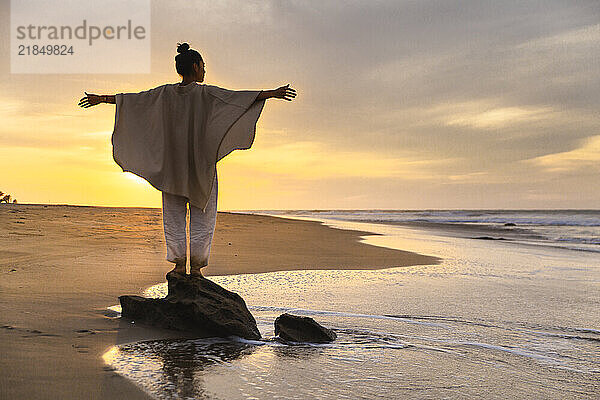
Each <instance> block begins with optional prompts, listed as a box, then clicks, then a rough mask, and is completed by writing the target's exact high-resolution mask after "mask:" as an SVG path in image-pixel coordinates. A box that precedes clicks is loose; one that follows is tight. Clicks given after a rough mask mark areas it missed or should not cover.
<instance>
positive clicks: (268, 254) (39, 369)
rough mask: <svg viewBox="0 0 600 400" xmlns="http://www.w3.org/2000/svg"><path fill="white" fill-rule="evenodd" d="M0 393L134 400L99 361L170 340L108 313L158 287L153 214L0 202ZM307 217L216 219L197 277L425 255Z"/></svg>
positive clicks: (163, 266)
mask: <svg viewBox="0 0 600 400" xmlns="http://www.w3.org/2000/svg"><path fill="white" fill-rule="evenodd" d="M0 231H1V232H3V235H2V236H1V237H0V255H1V257H0V271H1V273H2V280H1V283H0V307H1V321H0V327H1V329H0V335H2V339H1V341H0V343H1V344H0V346H1V348H0V353H1V354H2V356H1V358H0V363H1V367H0V368H1V369H2V376H1V378H0V379H1V382H0V388H1V389H0V397H1V398H3V399H4V398H6V399H8V398H18V399H21V398H22V399H25V398H26V399H45V398H48V399H56V398H86V399H116V398H127V399H146V398H149V397H148V395H147V394H145V393H144V392H142V391H141V390H140V389H138V388H137V387H136V386H135V385H133V384H132V383H130V382H129V381H128V380H126V379H125V378H123V377H122V376H120V375H118V374H116V373H115V372H114V371H113V370H112V368H110V367H108V366H106V365H105V364H104V362H103V360H102V358H101V356H102V354H103V353H104V352H105V351H106V350H107V349H109V348H110V347H111V346H113V345H115V344H122V343H128V342H132V341H136V340H143V339H151V338H161V337H179V334H177V333H173V332H169V331H160V330H156V329H149V328H146V327H141V326H136V325H134V324H131V323H128V322H125V321H122V320H120V319H119V318H111V315H110V313H109V312H108V310H107V307H109V306H111V305H115V304H118V296H120V295H123V294H140V293H141V292H142V291H143V290H144V289H146V288H147V287H149V286H151V285H155V284H157V283H160V282H163V281H164V280H165V274H166V272H168V271H169V270H170V269H171V268H172V265H171V264H170V263H168V262H167V261H166V260H165V259H164V256H165V244H164V237H163V230H162V219H161V211H160V210H159V209H150V208H101V207H77V206H45V205H3V206H1V207H0ZM366 234H370V233H367V232H361V231H351V230H341V229H334V228H330V227H327V226H324V225H322V224H320V223H318V222H313V221H301V220H288V219H282V218H277V217H270V216H257V215H247V214H236V213H219V214H218V219H217V228H216V232H215V237H214V241H213V247H212V253H211V259H210V265H209V267H207V268H206V269H204V272H205V274H206V275H213V276H214V275H230V274H248V273H260V272H270V271H283V270H307V269H381V268H388V267H402V266H411V265H430V264H435V263H437V261H438V259H437V258H435V257H430V256H425V255H420V254H416V253H412V252H406V251H399V250H393V249H388V248H384V247H377V246H372V245H368V244H364V243H361V242H359V240H360V237H361V235H366Z"/></svg>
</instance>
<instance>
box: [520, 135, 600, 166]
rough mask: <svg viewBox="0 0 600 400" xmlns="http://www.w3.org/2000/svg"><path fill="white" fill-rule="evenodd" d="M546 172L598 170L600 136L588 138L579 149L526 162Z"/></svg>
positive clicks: (599, 162) (599, 163)
mask: <svg viewBox="0 0 600 400" xmlns="http://www.w3.org/2000/svg"><path fill="white" fill-rule="evenodd" d="M525 162H526V163H530V164H533V165H536V166H538V167H540V168H542V169H543V170H545V171H547V172H565V171H574V170H583V169H586V170H588V172H589V170H590V169H593V170H598V169H599V165H600V135H596V136H592V137H590V138H588V139H587V140H586V141H585V142H584V143H583V144H582V145H581V147H578V148H576V149H573V150H570V151H564V152H561V153H554V154H547V155H545V156H540V157H535V158H533V159H530V160H526V161H525Z"/></svg>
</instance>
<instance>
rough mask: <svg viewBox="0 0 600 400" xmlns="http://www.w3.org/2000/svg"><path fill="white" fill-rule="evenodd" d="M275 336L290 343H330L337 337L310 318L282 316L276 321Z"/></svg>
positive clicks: (290, 315)
mask: <svg viewBox="0 0 600 400" xmlns="http://www.w3.org/2000/svg"><path fill="white" fill-rule="evenodd" d="M275 335H278V336H279V337H280V338H281V339H283V340H286V341H289V342H309V343H329V342H333V341H334V340H335V339H336V337H337V335H336V334H335V332H334V331H332V330H331V329H327V328H325V327H324V326H322V325H319V324H318V323H317V322H316V321H315V320H314V319H312V318H310V317H299V316H297V315H292V314H287V313H286V314H281V315H280V316H279V317H277V319H276V320H275Z"/></svg>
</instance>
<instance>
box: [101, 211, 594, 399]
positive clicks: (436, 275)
mask: <svg viewBox="0 0 600 400" xmlns="http://www.w3.org/2000/svg"><path fill="white" fill-rule="evenodd" d="M247 212H251V213H257V214H266V215H274V216H279V217H285V218H300V219H310V220H317V221H321V222H322V223H324V224H326V225H329V226H332V227H334V228H339V229H357V230H360V231H366V232H372V233H373V235H365V236H363V237H362V239H361V240H362V241H364V242H366V243H369V244H372V245H375V246H384V247H390V248H397V249H401V250H408V251H414V252H418V253H421V254H427V255H432V256H437V257H440V258H442V261H441V263H440V264H437V265H424V266H415V267H402V268H389V269H384V270H358V271H289V272H274V273H264V274H255V275H235V276H221V277H212V278H211V279H213V280H214V281H216V282H217V283H219V284H221V285H223V286H224V287H226V288H227V289H229V290H233V291H235V292H238V293H239V294H240V295H241V296H242V297H243V298H244V299H245V300H246V303H247V304H248V306H249V309H250V311H251V312H252V313H253V315H254V316H255V317H256V319H257V323H258V326H259V329H260V331H261V333H262V335H263V337H264V339H263V340H261V341H246V340H242V339H233V338H232V339H230V340H224V339H210V340H157V341H147V342H136V343H127V344H122V345H119V346H115V347H113V348H112V349H111V350H109V351H108V352H107V353H106V354H105V355H104V359H105V361H106V362H107V363H108V364H110V365H111V366H112V367H113V368H115V370H116V372H117V373H119V374H121V375H123V376H125V377H127V378H129V379H131V380H132V381H133V382H134V383H136V384H137V385H139V386H140V387H141V388H142V389H144V390H145V391H146V392H147V393H149V394H151V395H152V396H153V397H154V398H157V399H177V398H179V399H196V398H198V399H201V398H207V399H213V398H215V399H238V398H239V399H271V398H272V399H276V398H282V399H307V398H319V399H339V398H350V399H375V398H386V399H387V398H389V399H393V398H417V399H439V398H448V399H464V398H492V399H496V398H497V399H506V398H518V399H532V398H533V399H537V398H539V399H548V398H561V399H582V398H589V399H594V398H599V397H600V383H599V382H600V312H599V311H598V310H600V290H599V289H600V255H599V254H598V252H599V249H598V248H599V247H600V211H597V210H581V211H580V210H556V211H539V210H538V211H533V210H532V211H529V210H528V211H511V210H502V211H496V210H493V211H483V210H475V211H470V210H454V211H388V210H386V211H383V210H325V211H324V210H311V211H307V210H298V211H265V210H261V211H247ZM165 294H166V284H159V285H155V286H153V287H151V288H148V290H147V291H146V293H145V295H146V296H148V297H162V296H164V295H165ZM111 309H113V310H116V311H118V307H115V306H113V307H111ZM283 312H290V313H293V314H297V315H306V316H310V317H313V318H314V319H315V320H317V321H318V322H319V323H321V324H323V325H325V326H327V327H330V328H333V329H334V330H335V331H336V333H337V334H338V339H337V340H336V341H335V342H334V343H332V344H326V345H308V344H298V345H283V344H281V343H279V342H277V341H275V340H273V336H274V332H273V321H274V319H275V318H276V317H277V316H278V315H280V314H281V313H283Z"/></svg>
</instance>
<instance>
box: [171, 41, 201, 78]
mask: <svg viewBox="0 0 600 400" xmlns="http://www.w3.org/2000/svg"><path fill="white" fill-rule="evenodd" d="M177 52H178V53H179V54H177V55H176V56H175V69H176V70H177V73H178V74H179V75H182V76H183V75H189V74H191V73H192V72H194V67H193V64H198V65H200V62H204V61H203V60H202V56H201V55H200V53H198V52H197V51H196V50H193V49H190V45H189V44H187V43H177Z"/></svg>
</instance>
